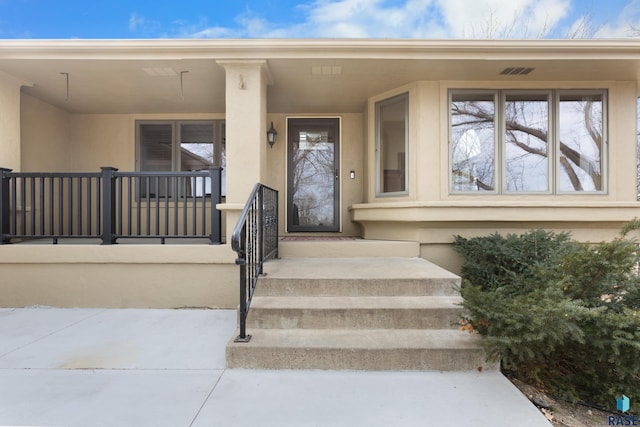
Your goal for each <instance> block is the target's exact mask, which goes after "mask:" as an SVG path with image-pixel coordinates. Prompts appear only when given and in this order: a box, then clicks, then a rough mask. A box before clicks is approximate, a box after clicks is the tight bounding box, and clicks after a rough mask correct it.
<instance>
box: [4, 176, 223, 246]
mask: <svg viewBox="0 0 640 427" xmlns="http://www.w3.org/2000/svg"><path fill="white" fill-rule="evenodd" d="M220 190H221V168H219V167H212V168H210V169H208V170H203V171H195V172H119V171H118V170H117V169H116V168H112V167H103V168H102V171H101V172H80V173H33V172H29V173H25V172H12V171H11V170H10V169H2V168H0V244H1V243H10V242H11V241H12V240H15V239H21V240H25V239H41V238H50V239H52V240H53V243H57V242H58V239H60V238H100V239H102V243H103V244H107V245H108V244H113V243H116V241H117V239H118V238H156V239H160V241H161V243H164V242H165V239H167V238H174V237H179V238H207V239H209V240H210V242H211V243H212V244H220V243H221V242H222V235H221V215H220V211H219V210H218V209H217V208H216V204H218V203H220V200H221V194H220V193H221V191H220Z"/></svg>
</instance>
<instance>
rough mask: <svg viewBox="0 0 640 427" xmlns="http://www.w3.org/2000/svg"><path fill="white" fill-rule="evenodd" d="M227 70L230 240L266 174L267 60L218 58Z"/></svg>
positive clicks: (227, 206) (225, 208) (228, 222)
mask: <svg viewBox="0 0 640 427" xmlns="http://www.w3.org/2000/svg"><path fill="white" fill-rule="evenodd" d="M218 64H220V65H221V66H223V67H224V69H225V72H226V154H227V159H226V160H227V171H226V172H227V201H226V204H225V205H223V206H221V207H222V209H223V210H225V211H226V212H227V230H226V231H227V233H226V236H227V241H229V239H230V237H231V233H232V232H233V228H234V226H235V224H236V222H237V219H238V216H239V214H240V210H241V209H242V207H243V206H244V204H245V202H246V200H247V197H248V196H249V193H250V192H251V190H252V188H253V186H254V185H255V184H256V183H257V182H261V181H263V179H264V177H265V174H266V165H267V161H266V154H267V152H266V150H267V137H266V132H267V128H268V126H267V84H269V74H268V70H267V63H266V61H262V60H260V61H255V60H252V61H218Z"/></svg>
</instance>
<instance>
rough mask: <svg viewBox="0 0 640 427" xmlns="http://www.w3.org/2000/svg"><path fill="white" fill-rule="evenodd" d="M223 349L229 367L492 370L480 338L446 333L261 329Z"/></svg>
mask: <svg viewBox="0 0 640 427" xmlns="http://www.w3.org/2000/svg"><path fill="white" fill-rule="evenodd" d="M251 332H252V338H251V341H250V342H249V343H248V344H246V345H245V346H242V345H241V344H238V345H232V346H230V347H227V364H228V366H229V362H230V361H231V365H230V366H229V367H230V368H246V369H338V370H345V369H348V370H367V371H396V370H397V371H406V370H413V371H416V370H417V371H431V370H434V371H458V370H460V371H468V370H476V369H477V370H480V371H482V370H494V369H496V368H497V367H496V366H495V364H491V363H487V362H486V361H485V356H484V353H483V352H482V351H480V350H479V347H478V346H479V339H480V337H479V336H477V335H476V336H474V335H470V334H468V333H466V332H461V331H457V330H451V329H449V330H447V329H432V330H417V329H404V330H392V329H383V330H380V329H372V330H366V331H362V330H355V329H346V330H331V329H328V330H327V329H323V330H317V329H305V330H302V329H261V330H252V331H251Z"/></svg>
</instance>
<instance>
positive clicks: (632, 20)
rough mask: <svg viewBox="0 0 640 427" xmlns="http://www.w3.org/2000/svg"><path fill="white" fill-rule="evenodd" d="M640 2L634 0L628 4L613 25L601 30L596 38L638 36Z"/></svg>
mask: <svg viewBox="0 0 640 427" xmlns="http://www.w3.org/2000/svg"><path fill="white" fill-rule="evenodd" d="M639 28H640V0H633V1H631V2H630V3H629V4H627V5H626V6H625V7H624V9H622V11H621V12H620V15H618V18H617V20H616V21H615V22H614V23H612V24H607V25H603V26H602V27H601V28H599V29H598V30H597V31H596V33H595V37H602V38H620V37H630V36H636V37H637V36H638V33H640V31H639V30H638V29H639Z"/></svg>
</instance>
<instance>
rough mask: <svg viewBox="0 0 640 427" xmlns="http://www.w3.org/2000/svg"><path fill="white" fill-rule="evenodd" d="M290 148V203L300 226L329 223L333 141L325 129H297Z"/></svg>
mask: <svg viewBox="0 0 640 427" xmlns="http://www.w3.org/2000/svg"><path fill="white" fill-rule="evenodd" d="M293 149H294V153H293V156H292V161H293V167H292V168H291V169H292V173H293V189H292V190H293V203H294V204H295V206H296V208H297V214H298V218H299V225H332V224H333V203H334V200H333V195H334V194H333V180H334V170H333V169H334V146H333V142H332V141H330V140H329V135H328V133H327V132H319V133H314V132H300V133H299V140H298V141H297V142H295V143H294V144H293Z"/></svg>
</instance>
